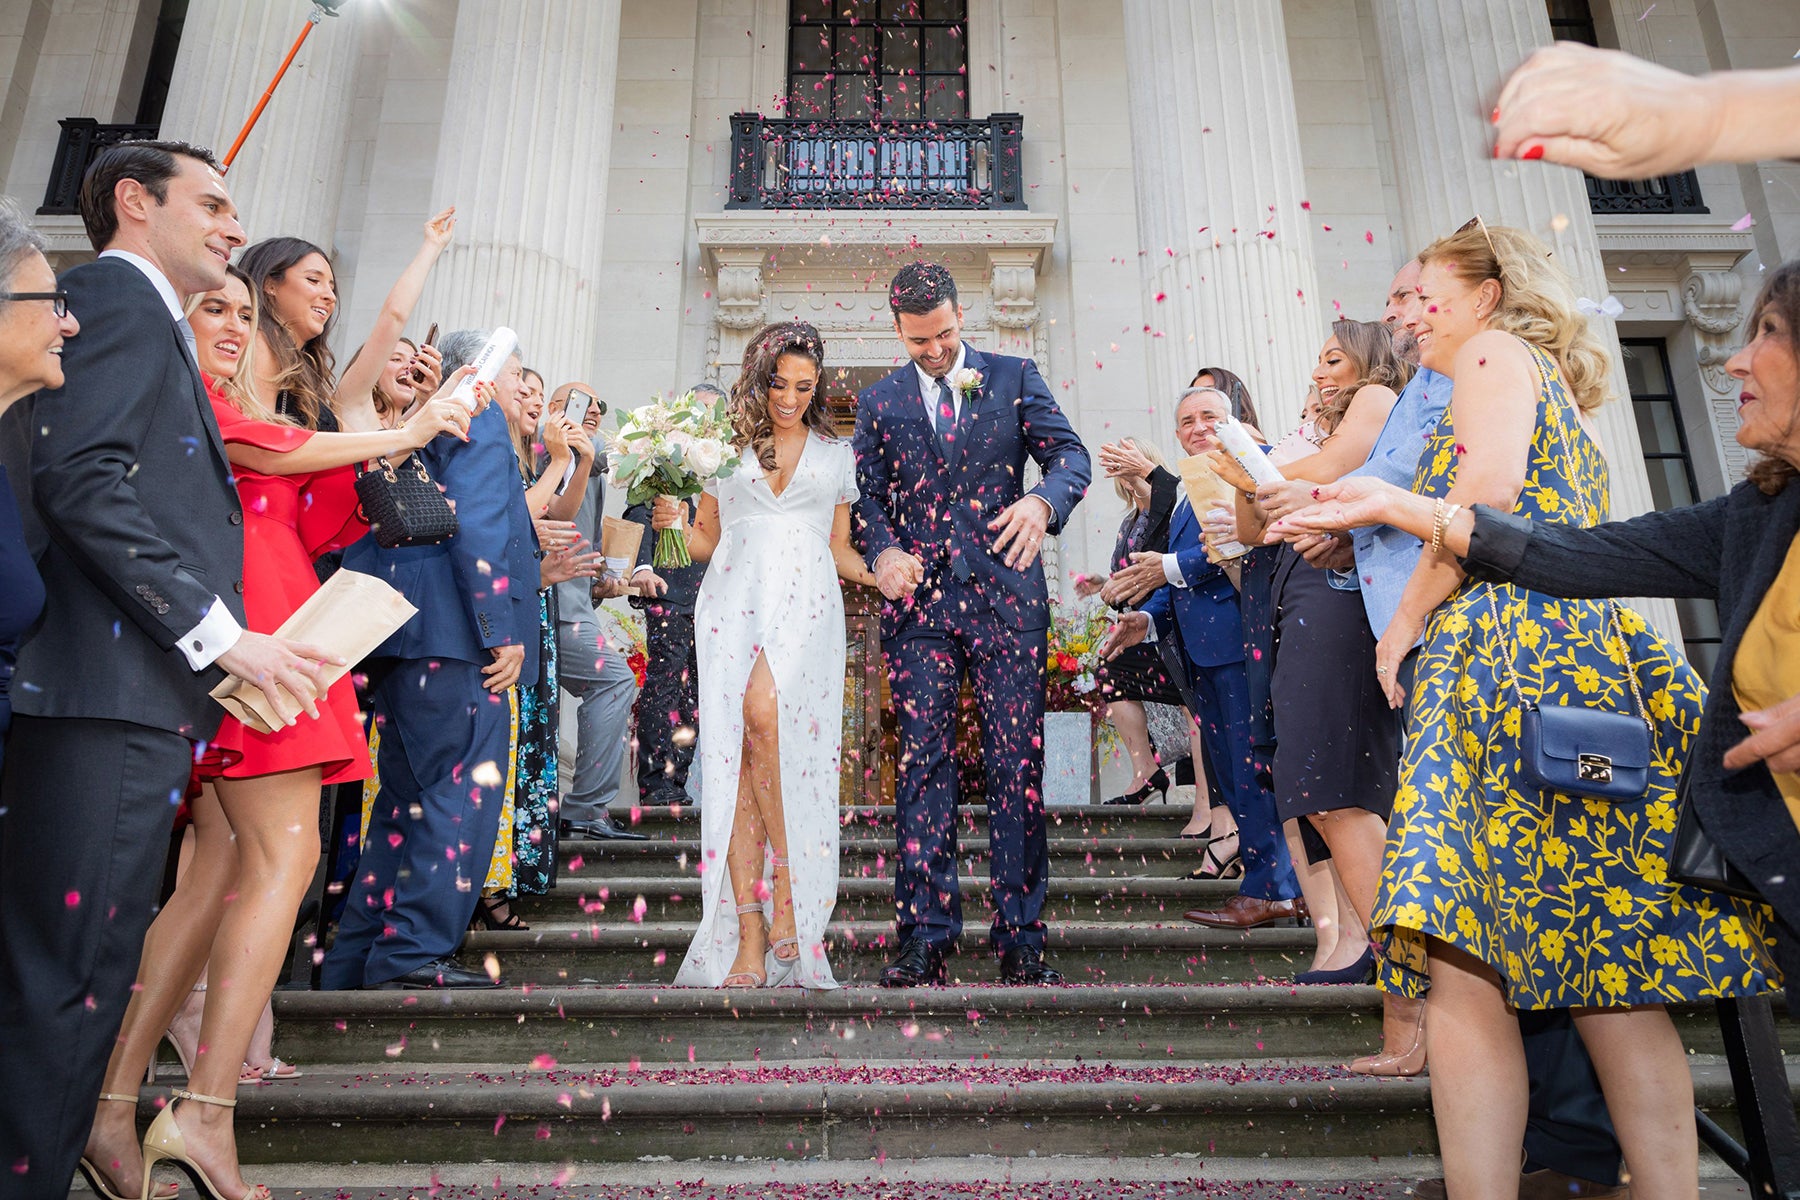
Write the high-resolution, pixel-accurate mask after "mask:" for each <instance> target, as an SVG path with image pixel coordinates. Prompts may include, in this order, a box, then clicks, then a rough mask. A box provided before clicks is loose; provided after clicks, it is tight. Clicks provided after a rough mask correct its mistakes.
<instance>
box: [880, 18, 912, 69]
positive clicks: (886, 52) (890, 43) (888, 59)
mask: <svg viewBox="0 0 1800 1200" xmlns="http://www.w3.org/2000/svg"><path fill="white" fill-rule="evenodd" d="M881 69H882V70H884V71H911V72H913V73H915V74H916V73H917V72H918V70H919V29H918V27H917V26H907V25H902V26H899V27H897V28H895V27H889V28H887V29H883V30H882V31H881Z"/></svg>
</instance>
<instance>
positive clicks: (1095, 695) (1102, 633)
mask: <svg viewBox="0 0 1800 1200" xmlns="http://www.w3.org/2000/svg"><path fill="white" fill-rule="evenodd" d="M1108 624H1109V622H1108V620H1107V617H1106V610H1105V609H1103V608H1098V607H1087V606H1082V607H1080V608H1076V609H1074V610H1073V611H1070V610H1067V609H1064V608H1063V607H1062V606H1061V605H1059V604H1053V605H1052V606H1051V616H1050V641H1049V653H1048V662H1047V664H1046V669H1045V672H1044V675H1045V681H1044V709H1045V711H1047V712H1091V713H1096V714H1098V713H1102V712H1104V711H1105V710H1106V701H1105V700H1104V699H1102V698H1101V695H1100V681H1099V679H1097V678H1096V677H1095V674H1094V672H1095V670H1096V669H1097V668H1098V667H1099V666H1100V643H1101V642H1102V641H1103V640H1104V639H1105V637H1106V630H1107V626H1108Z"/></svg>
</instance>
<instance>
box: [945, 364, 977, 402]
mask: <svg viewBox="0 0 1800 1200" xmlns="http://www.w3.org/2000/svg"><path fill="white" fill-rule="evenodd" d="M950 386H951V387H952V388H955V389H956V390H957V391H958V392H961V393H962V394H963V395H965V396H967V395H968V394H969V393H971V392H975V391H979V390H980V388H981V372H980V371H977V370H976V369H975V368H974V367H963V368H962V369H961V370H958V371H952V372H950Z"/></svg>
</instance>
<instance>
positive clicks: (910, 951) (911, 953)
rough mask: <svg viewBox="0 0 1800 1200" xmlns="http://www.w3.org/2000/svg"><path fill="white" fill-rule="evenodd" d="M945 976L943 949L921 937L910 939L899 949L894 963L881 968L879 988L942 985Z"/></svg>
mask: <svg viewBox="0 0 1800 1200" xmlns="http://www.w3.org/2000/svg"><path fill="white" fill-rule="evenodd" d="M945 974H946V973H945V971H944V951H943V948H942V947H940V946H934V945H932V944H931V943H930V942H928V941H926V940H925V939H924V938H922V937H910V938H907V939H906V944H905V945H903V946H901V947H900V953H899V954H898V955H896V956H895V958H894V961H893V962H891V963H889V964H888V965H887V966H885V967H883V968H882V971H881V986H882V987H891V988H906V987H918V986H919V985H920V984H922V983H943V982H944V980H945Z"/></svg>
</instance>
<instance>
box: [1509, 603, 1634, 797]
mask: <svg viewBox="0 0 1800 1200" xmlns="http://www.w3.org/2000/svg"><path fill="white" fill-rule="evenodd" d="M1488 608H1489V610H1490V611H1491V612H1492V613H1493V616H1494V627H1495V629H1500V628H1502V626H1501V624H1500V609H1499V606H1498V605H1496V604H1495V603H1494V590H1493V589H1492V588H1490V589H1489V591H1488ZM1606 620H1607V627H1608V630H1609V633H1616V632H1617V630H1618V627H1619V621H1618V609H1617V607H1616V606H1615V605H1614V604H1613V602H1612V601H1611V600H1608V601H1607V602H1606ZM1619 640H1620V644H1621V646H1622V647H1623V646H1624V638H1623V636H1620V639H1619ZM1506 673H1507V675H1508V676H1509V677H1510V678H1511V680H1512V687H1513V695H1514V697H1515V698H1516V699H1517V700H1518V702H1519V708H1520V717H1519V776H1520V781H1521V782H1522V783H1526V784H1529V785H1531V786H1534V787H1536V788H1538V789H1539V790H1541V791H1546V792H1561V793H1563V794H1564V795H1568V796H1590V797H1593V798H1594V799H1597V800H1612V801H1621V800H1626V801H1629V800H1642V799H1643V798H1644V797H1645V796H1646V795H1648V794H1649V791H1650V730H1651V725H1650V715H1649V713H1648V712H1646V711H1645V708H1644V697H1643V694H1642V692H1641V691H1640V690H1639V689H1638V681H1637V671H1636V669H1635V668H1634V667H1632V665H1631V663H1630V652H1629V649H1628V648H1627V649H1626V666H1625V677H1626V679H1627V680H1629V681H1630V685H1631V698H1632V700H1633V701H1634V702H1635V703H1636V705H1637V713H1636V715H1633V714H1631V713H1620V712H1612V711H1610V710H1608V709H1604V708H1588V707H1587V706H1586V705H1576V704H1552V705H1538V704H1527V703H1526V702H1525V693H1524V692H1523V691H1521V690H1520V688H1519V674H1518V671H1517V669H1516V668H1515V667H1514V666H1513V664H1512V661H1511V660H1510V659H1508V661H1507V664H1506Z"/></svg>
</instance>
